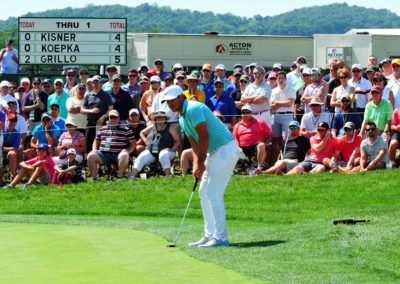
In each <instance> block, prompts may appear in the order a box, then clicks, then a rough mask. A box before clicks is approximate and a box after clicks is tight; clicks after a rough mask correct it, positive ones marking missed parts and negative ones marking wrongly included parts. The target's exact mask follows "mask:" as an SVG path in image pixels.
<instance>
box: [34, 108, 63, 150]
mask: <svg viewBox="0 0 400 284" xmlns="http://www.w3.org/2000/svg"><path fill="white" fill-rule="evenodd" d="M32 135H33V137H32V140H31V148H32V149H34V150H35V151H36V150H37V149H38V148H39V145H41V144H46V145H48V146H49V151H50V156H54V154H55V143H56V141H57V139H58V138H59V137H60V128H58V127H57V125H55V124H54V123H53V121H52V120H51V116H50V115H49V114H48V113H46V112H45V113H43V114H42V120H41V124H40V125H38V126H36V127H35V129H34V130H33V133H32ZM30 154H31V153H29V154H28V156H29V155H30Z"/></svg>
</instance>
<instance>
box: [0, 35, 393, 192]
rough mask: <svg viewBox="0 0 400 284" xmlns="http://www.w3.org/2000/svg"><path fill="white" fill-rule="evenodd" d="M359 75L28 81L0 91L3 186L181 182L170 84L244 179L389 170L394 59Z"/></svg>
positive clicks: (134, 73)
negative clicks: (109, 180)
mask: <svg viewBox="0 0 400 284" xmlns="http://www.w3.org/2000/svg"><path fill="white" fill-rule="evenodd" d="M12 44H13V42H12V40H9V41H7V45H8V46H11V49H10V48H8V49H7V50H5V51H4V50H3V51H2V52H1V53H0V61H1V60H2V70H3V71H2V72H3V73H7V72H6V71H7V70H8V69H7V68H14V69H15V68H18V66H17V67H15V66H14V65H15V64H14V63H15V62H17V61H15V58H16V57H17V56H18V53H16V52H13V48H12ZM372 59H375V60H372ZM368 64H369V65H368V66H367V67H366V69H365V70H366V73H365V74H364V68H363V66H362V65H361V64H353V65H352V66H348V65H347V64H346V63H345V62H343V61H340V60H337V59H335V58H331V59H330V60H329V71H330V72H329V73H328V74H326V75H325V76H323V72H322V70H321V68H320V67H318V66H309V65H307V59H306V58H305V57H304V56H299V57H298V58H297V59H296V60H295V61H294V62H293V63H292V64H291V66H290V68H291V72H289V73H286V72H285V71H284V70H283V68H282V65H281V64H280V63H275V64H273V66H270V67H269V66H265V67H262V66H259V65H258V64H257V63H251V64H249V65H244V66H243V65H241V64H235V66H234V67H233V69H232V70H226V68H225V66H224V65H223V64H218V65H217V66H215V67H214V68H213V66H211V64H208V63H204V64H203V66H202V68H201V69H200V70H185V68H184V67H183V66H182V64H180V63H176V64H174V65H173V67H172V72H171V73H168V72H166V71H165V70H164V61H163V60H162V59H156V60H155V61H154V66H153V67H151V68H148V67H147V66H141V67H139V68H138V69H135V68H132V69H130V70H129V71H128V74H127V75H128V80H127V82H123V79H122V77H121V75H120V74H119V71H118V67H117V66H115V65H109V66H107V67H106V73H107V74H106V75H107V77H106V78H102V77H101V76H100V75H98V74H89V70H88V69H87V68H85V67H82V68H80V69H73V68H71V69H68V70H64V73H63V74H65V77H61V76H59V78H57V79H55V80H54V81H53V80H51V79H49V78H40V77H38V76H35V75H36V74H32V76H26V77H22V78H20V80H19V82H9V81H6V80H3V81H1V82H0V93H1V97H0V106H1V110H0V131H1V135H0V143H1V146H2V151H1V153H0V154H1V155H0V156H1V157H0V162H1V163H2V165H3V167H0V183H1V184H3V185H4V172H5V171H7V173H8V174H9V179H10V183H9V184H8V185H7V187H9V188H14V187H15V186H16V185H17V184H18V183H20V182H21V181H22V180H23V179H24V177H25V176H26V175H29V179H28V180H27V182H26V183H25V185H24V188H27V187H29V186H30V185H32V184H35V183H38V182H39V183H45V184H57V185H59V186H62V185H63V184H65V183H69V182H73V183H76V182H81V181H83V180H85V178H89V179H91V180H96V179H98V178H99V175H101V174H102V173H103V170H104V169H105V168H108V169H114V170H115V172H116V178H118V179H122V178H136V177H138V176H139V174H140V173H141V172H142V171H143V170H145V169H146V170H148V169H150V168H151V167H153V168H155V169H159V170H160V172H161V174H163V175H165V176H166V177H170V176H171V175H172V174H173V173H174V160H175V159H176V161H179V162H180V165H181V167H180V168H181V169H182V175H186V174H187V173H188V172H189V171H190V164H191V163H192V160H193V155H192V152H191V149H190V143H189V141H188V137H186V136H185V135H184V133H183V132H182V130H181V127H180V125H179V123H178V114H177V113H176V112H173V111H171V109H170V108H169V107H168V104H167V103H165V102H163V96H164V94H163V91H164V90H165V88H167V87H169V86H171V85H178V86H180V87H181V88H182V92H183V94H184V95H185V97H186V99H187V100H195V101H199V102H201V103H204V104H205V105H206V106H207V107H209V108H210V109H211V110H212V111H213V112H214V114H215V115H216V116H217V117H218V118H220V123H222V124H223V125H225V127H227V128H228V129H229V130H230V131H231V132H232V133H233V136H234V138H235V141H236V143H237V144H238V145H239V147H240V148H241V149H242V150H243V152H244V154H245V155H246V156H247V158H248V161H250V162H244V163H243V164H244V165H245V167H248V168H250V174H252V173H255V174H284V173H286V174H301V173H304V172H310V173H319V172H324V171H332V172H344V173H354V172H358V171H369V170H376V169H385V168H391V167H393V166H394V165H395V159H396V150H397V148H398V147H399V139H400V137H399V133H400V87H399V86H400V81H399V78H400V59H393V60H389V59H383V60H382V61H381V62H380V64H378V63H377V60H376V58H375V57H374V56H371V58H370V59H369V60H368ZM374 64H375V65H374ZM8 65H10V66H8ZM14 69H13V70H14ZM266 70H269V71H266ZM14 71H15V70H14ZM213 72H214V74H213ZM228 72H229V73H231V74H232V75H231V76H229V77H228V78H227V73H228ZM393 110H394V111H393ZM189 138H191V137H189ZM3 158H4V161H3ZM235 171H237V170H235ZM84 173H87V174H84ZM246 173H247V170H246Z"/></svg>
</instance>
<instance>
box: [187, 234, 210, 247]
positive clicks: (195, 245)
mask: <svg viewBox="0 0 400 284" xmlns="http://www.w3.org/2000/svg"><path fill="white" fill-rule="evenodd" d="M210 240H211V239H210V238H207V237H206V236H204V237H202V238H201V239H200V241H197V242H195V243H190V244H189V246H190V247H197V246H199V245H204V244H205V243H207V242H208V241H210Z"/></svg>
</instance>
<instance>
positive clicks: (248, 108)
mask: <svg viewBox="0 0 400 284" xmlns="http://www.w3.org/2000/svg"><path fill="white" fill-rule="evenodd" d="M244 110H248V111H251V112H253V111H252V110H251V107H250V105H244V106H242V111H244Z"/></svg>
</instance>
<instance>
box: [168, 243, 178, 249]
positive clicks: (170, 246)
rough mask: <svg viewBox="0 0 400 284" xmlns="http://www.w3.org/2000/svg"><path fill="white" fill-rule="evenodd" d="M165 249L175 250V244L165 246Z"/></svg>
mask: <svg viewBox="0 0 400 284" xmlns="http://www.w3.org/2000/svg"><path fill="white" fill-rule="evenodd" d="M167 248H176V245H175V244H173V245H170V244H169V245H167Z"/></svg>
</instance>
